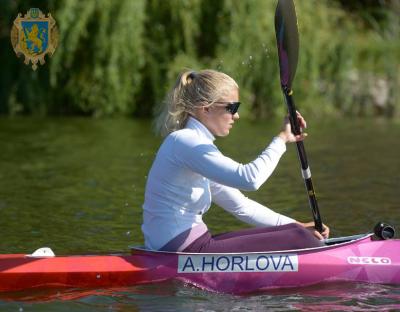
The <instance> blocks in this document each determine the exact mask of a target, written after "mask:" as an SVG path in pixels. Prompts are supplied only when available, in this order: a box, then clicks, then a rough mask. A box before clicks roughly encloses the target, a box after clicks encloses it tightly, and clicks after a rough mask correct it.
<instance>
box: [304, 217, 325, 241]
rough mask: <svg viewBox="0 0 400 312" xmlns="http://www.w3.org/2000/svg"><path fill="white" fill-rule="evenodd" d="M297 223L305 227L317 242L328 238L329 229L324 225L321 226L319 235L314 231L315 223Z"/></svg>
mask: <svg viewBox="0 0 400 312" xmlns="http://www.w3.org/2000/svg"><path fill="white" fill-rule="evenodd" d="M297 223H298V224H300V225H301V226H303V227H305V228H306V229H307V230H309V231H310V232H311V233H312V234H313V235H314V236H315V237H316V238H318V239H319V240H323V239H326V238H329V232H330V229H329V227H328V226H326V225H325V224H322V233H320V232H318V231H317V230H316V229H315V223H314V222H313V221H312V222H306V223H302V222H298V221H297Z"/></svg>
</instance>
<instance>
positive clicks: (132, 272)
mask: <svg viewBox="0 0 400 312" xmlns="http://www.w3.org/2000/svg"><path fill="white" fill-rule="evenodd" d="M42 251H43V250H42ZM44 251H45V253H40V252H39V253H33V254H31V255H25V254H3V255H0V291H1V292H8V291H18V290H26V289H31V288H38V287H40V288H60V287H74V288H109V287H125V286H134V285H140V284H147V283H156V282H161V281H166V280H180V281H183V282H185V283H189V284H191V285H194V286H196V287H200V288H202V289H206V290H210V291H216V292H223V293H232V294H241V293H248V292H254V291H261V290H267V289H272V288H284V287H301V286H308V285H313V284H317V283H324V282H340V281H353V282H368V283H383V284H397V285H398V284H400V240H399V239H388V240H377V239H376V238H375V236H373V235H372V234H365V235H355V236H349V237H344V238H334V239H330V240H327V245H326V246H323V247H317V248H309V249H300V250H285V251H274V252H247V253H224V254H218V253H212V254H211V253H210V254H195V253H180V252H161V251H151V250H146V249H144V248H141V247H135V248H133V249H132V252H131V254H111V255H85V256H54V255H53V254H52V253H51V250H49V249H44ZM46 252H47V253H46Z"/></svg>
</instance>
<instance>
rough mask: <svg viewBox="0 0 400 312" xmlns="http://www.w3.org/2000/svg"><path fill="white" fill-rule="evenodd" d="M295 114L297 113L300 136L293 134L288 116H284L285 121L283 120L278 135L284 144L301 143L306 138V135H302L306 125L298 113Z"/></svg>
mask: <svg viewBox="0 0 400 312" xmlns="http://www.w3.org/2000/svg"><path fill="white" fill-rule="evenodd" d="M296 113H297V120H298V122H299V125H300V129H301V134H299V135H294V134H293V132H292V127H291V125H290V120H289V116H286V117H285V119H284V120H283V126H282V129H281V132H280V133H279V135H278V136H279V137H280V138H281V139H282V140H283V141H284V142H285V143H288V142H297V141H303V140H304V139H305V138H306V136H307V133H303V129H305V128H307V123H306V121H305V120H304V118H303V116H301V114H300V113H299V112H296Z"/></svg>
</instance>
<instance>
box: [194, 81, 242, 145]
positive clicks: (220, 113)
mask: <svg viewBox="0 0 400 312" xmlns="http://www.w3.org/2000/svg"><path fill="white" fill-rule="evenodd" d="M238 101H239V90H238V89H236V88H235V89H232V91H230V92H229V93H228V94H227V95H226V96H223V97H222V98H221V99H219V100H218V103H214V104H213V105H212V106H210V107H204V108H203V110H202V112H201V113H200V116H198V117H199V120H200V121H201V122H202V123H203V124H204V125H205V126H206V127H207V129H208V130H210V132H211V133H212V134H213V135H214V136H219V137H224V136H227V135H228V134H229V131H230V129H231V128H232V127H233V123H234V122H235V120H238V119H239V113H238V112H236V113H235V114H233V115H232V113H230V112H229V111H227V110H226V106H227V105H228V103H229V102H238Z"/></svg>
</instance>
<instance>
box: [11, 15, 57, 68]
mask: <svg viewBox="0 0 400 312" xmlns="http://www.w3.org/2000/svg"><path fill="white" fill-rule="evenodd" d="M57 43H58V30H57V26H56V21H55V20H54V18H53V17H52V16H51V14H50V13H48V14H47V17H46V16H45V15H44V14H43V13H42V12H41V11H40V10H39V9H37V8H31V9H30V10H29V11H28V12H27V13H26V14H25V15H24V17H22V15H21V13H18V16H17V18H16V19H15V20H14V24H13V27H12V29H11V44H12V46H13V48H14V51H15V53H16V54H17V56H18V57H20V56H21V55H24V56H25V61H24V63H25V64H26V65H28V64H29V63H30V62H31V63H32V69H33V70H36V69H37V63H38V62H39V63H40V65H43V64H44V63H45V61H44V57H45V55H46V54H47V53H48V54H49V55H50V56H52V55H53V53H54V51H55V50H56V47H57Z"/></svg>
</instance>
